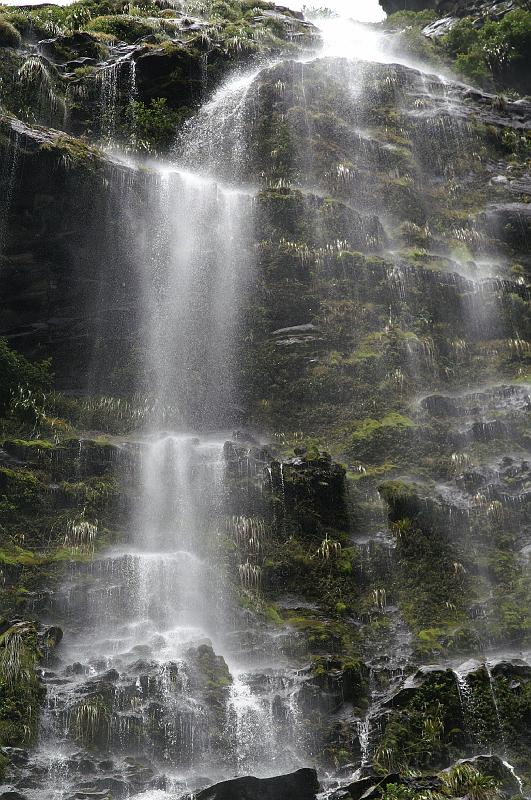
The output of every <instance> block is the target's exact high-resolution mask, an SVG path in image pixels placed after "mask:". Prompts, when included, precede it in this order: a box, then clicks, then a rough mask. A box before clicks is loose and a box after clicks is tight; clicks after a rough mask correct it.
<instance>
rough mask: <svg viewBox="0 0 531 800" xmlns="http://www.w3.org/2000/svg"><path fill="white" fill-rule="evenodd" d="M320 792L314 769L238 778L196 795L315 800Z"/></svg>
mask: <svg viewBox="0 0 531 800" xmlns="http://www.w3.org/2000/svg"><path fill="white" fill-rule="evenodd" d="M318 791H319V782H318V780H317V773H316V771H315V770H314V769H299V770H297V771H296V772H292V773H290V774H289V775H277V776H276V777H275V778H254V777H251V776H246V777H244V778H234V779H233V780H229V781H223V782H222V783H216V784H215V785H214V786H211V787H210V788H208V789H204V790H203V791H202V792H199V794H197V795H196V800H314V799H315V796H316V794H317V792H318Z"/></svg>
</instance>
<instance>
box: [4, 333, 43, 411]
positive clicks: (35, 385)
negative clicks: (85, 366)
mask: <svg viewBox="0 0 531 800" xmlns="http://www.w3.org/2000/svg"><path fill="white" fill-rule="evenodd" d="M0 375H1V376H2V379H1V381H0V414H5V413H6V411H7V410H8V406H9V404H10V403H11V402H12V400H13V398H14V397H15V396H20V390H21V389H22V390H26V391H27V390H30V391H31V392H32V393H33V394H39V393H42V392H44V391H45V390H46V389H47V388H48V387H49V386H50V383H51V379H52V376H51V374H50V360H49V359H48V360H46V361H41V362H40V363H36V362H31V361H28V359H26V358H25V357H24V356H23V355H21V354H20V353H17V352H16V351H15V350H12V349H11V348H10V347H9V345H8V343H7V341H6V340H5V339H2V338H0Z"/></svg>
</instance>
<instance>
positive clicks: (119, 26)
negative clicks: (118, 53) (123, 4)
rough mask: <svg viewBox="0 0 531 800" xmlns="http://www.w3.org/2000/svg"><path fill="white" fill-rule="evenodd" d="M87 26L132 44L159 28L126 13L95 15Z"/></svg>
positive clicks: (90, 29) (88, 28)
mask: <svg viewBox="0 0 531 800" xmlns="http://www.w3.org/2000/svg"><path fill="white" fill-rule="evenodd" d="M85 27H86V29H87V30H89V31H95V32H98V33H107V34H109V35H110V36H114V37H115V38H116V39H119V40H120V41H123V42H128V43H130V44H131V43H133V42H136V41H138V39H142V38H144V36H150V35H151V34H152V33H155V32H156V30H157V29H156V28H155V26H154V25H153V24H152V23H150V22H147V21H145V20H142V19H138V18H136V17H130V16H127V15H125V14H121V15H106V16H102V17H95V18H94V19H91V20H90V22H88V23H87V25H86V26H85Z"/></svg>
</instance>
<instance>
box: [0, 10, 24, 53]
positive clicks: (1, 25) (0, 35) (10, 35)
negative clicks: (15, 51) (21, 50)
mask: <svg viewBox="0 0 531 800" xmlns="http://www.w3.org/2000/svg"><path fill="white" fill-rule="evenodd" d="M21 40H22V37H21V35H20V33H19V32H18V31H17V29H16V28H15V26H14V25H12V24H11V23H10V22H8V21H7V20H6V19H2V18H1V17H0V47H15V48H16V47H19V45H20V42H21Z"/></svg>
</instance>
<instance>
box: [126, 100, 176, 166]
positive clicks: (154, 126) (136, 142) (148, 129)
mask: <svg viewBox="0 0 531 800" xmlns="http://www.w3.org/2000/svg"><path fill="white" fill-rule="evenodd" d="M182 120H183V113H182V112H178V111H173V110H172V109H169V108H168V107H167V101H166V98H165V97H155V98H153V100H152V101H151V103H150V104H149V106H148V105H146V104H145V103H142V102H140V101H138V100H133V101H132V102H131V103H130V104H129V106H128V108H127V111H126V123H125V130H124V135H125V138H126V140H127V144H128V147H129V149H130V150H133V151H136V152H145V153H163V152H164V151H165V150H167V149H168V147H170V146H171V144H172V143H173V141H174V138H175V129H176V127H177V125H178V124H179V123H180V122H182Z"/></svg>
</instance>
